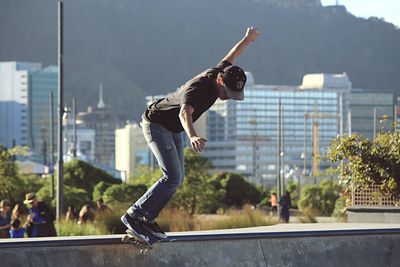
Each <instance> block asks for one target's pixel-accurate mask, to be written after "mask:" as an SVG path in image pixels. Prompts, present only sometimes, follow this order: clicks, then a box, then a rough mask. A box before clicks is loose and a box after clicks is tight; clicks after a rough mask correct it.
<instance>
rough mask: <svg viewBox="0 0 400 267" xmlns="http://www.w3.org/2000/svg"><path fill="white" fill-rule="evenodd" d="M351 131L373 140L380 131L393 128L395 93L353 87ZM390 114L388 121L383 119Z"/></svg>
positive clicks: (350, 102) (350, 109)
mask: <svg viewBox="0 0 400 267" xmlns="http://www.w3.org/2000/svg"><path fill="white" fill-rule="evenodd" d="M349 111H350V112H349V114H350V116H351V120H350V121H349V122H350V126H349V127H351V129H350V130H351V133H357V134H361V135H364V136H366V137H367V138H368V139H370V140H372V139H373V138H374V136H376V134H377V133H379V131H388V130H390V129H392V124H393V122H394V121H393V119H394V115H395V114H394V95H393V94H392V93H381V92H378V91H367V90H362V89H352V90H351V93H350V97H349ZM384 115H388V116H389V119H388V120H387V121H385V122H384V121H382V118H383V117H384Z"/></svg>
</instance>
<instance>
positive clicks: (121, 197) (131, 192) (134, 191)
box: [103, 184, 147, 205]
mask: <svg viewBox="0 0 400 267" xmlns="http://www.w3.org/2000/svg"><path fill="white" fill-rule="evenodd" d="M146 190H147V188H146V186H145V185H131V184H114V185H112V186H110V187H109V188H107V190H106V191H105V192H104V194H103V200H104V202H105V203H107V204H110V205H114V204H117V203H131V202H132V201H135V200H137V199H138V198H140V197H141V196H142V195H143V194H144V193H145V192H146Z"/></svg>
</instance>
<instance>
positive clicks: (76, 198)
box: [36, 176, 92, 210]
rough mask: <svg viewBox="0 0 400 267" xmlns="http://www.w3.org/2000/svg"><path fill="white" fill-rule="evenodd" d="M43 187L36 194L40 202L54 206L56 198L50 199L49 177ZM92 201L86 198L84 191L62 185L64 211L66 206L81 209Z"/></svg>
mask: <svg viewBox="0 0 400 267" xmlns="http://www.w3.org/2000/svg"><path fill="white" fill-rule="evenodd" d="M44 180H45V183H44V186H42V187H41V188H40V189H39V190H38V191H37V193H36V195H37V197H38V199H39V200H42V201H44V202H46V203H48V204H50V203H51V205H52V206H56V198H54V199H51V183H50V177H49V176H48V177H46V178H45V179H44ZM55 186H56V185H55ZM91 203H92V200H91V198H90V197H89V196H88V194H87V192H86V190H84V189H81V188H76V187H73V186H69V185H64V203H63V206H64V209H65V210H66V208H67V207H68V206H74V207H75V208H79V207H82V206H83V205H86V204H91Z"/></svg>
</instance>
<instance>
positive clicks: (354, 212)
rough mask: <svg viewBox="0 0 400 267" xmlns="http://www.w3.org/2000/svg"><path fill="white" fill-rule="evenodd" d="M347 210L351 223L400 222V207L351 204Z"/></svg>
mask: <svg viewBox="0 0 400 267" xmlns="http://www.w3.org/2000/svg"><path fill="white" fill-rule="evenodd" d="M347 211H348V213H347V215H348V217H347V218H348V219H347V221H348V222H350V223H400V207H384V206H382V207H377V206H351V207H348V208H347Z"/></svg>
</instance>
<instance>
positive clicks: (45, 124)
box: [28, 66, 58, 162]
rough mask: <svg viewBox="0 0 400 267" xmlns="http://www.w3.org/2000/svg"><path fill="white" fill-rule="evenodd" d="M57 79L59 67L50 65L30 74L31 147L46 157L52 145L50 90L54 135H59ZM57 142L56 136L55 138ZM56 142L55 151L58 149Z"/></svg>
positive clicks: (29, 136) (29, 143) (29, 129)
mask: <svg viewBox="0 0 400 267" xmlns="http://www.w3.org/2000/svg"><path fill="white" fill-rule="evenodd" d="M57 81H58V69H57V67H56V66H49V67H47V68H44V69H42V70H39V71H36V72H33V73H31V74H30V80H29V93H28V95H29V102H28V110H29V111H28V114H29V128H28V131H29V135H28V138H29V141H28V145H29V147H30V149H31V150H32V151H34V152H36V153H38V154H40V155H42V157H43V158H44V162H48V161H47V160H46V159H48V157H49V153H48V151H49V145H50V142H51V141H50V129H51V127H50V112H51V111H50V92H53V111H52V112H53V127H52V129H53V136H54V137H55V136H56V135H57V121H58V117H57V96H58V93H57V88H58V85H57ZM54 142H55V143H56V138H54ZM56 149H57V145H56V144H55V147H54V151H57V150H56Z"/></svg>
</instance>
